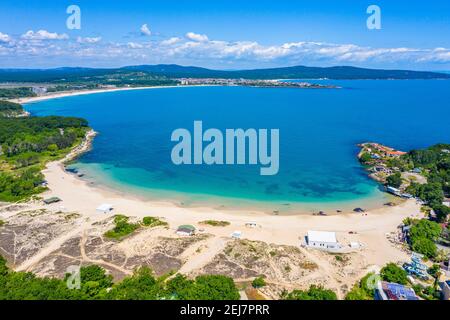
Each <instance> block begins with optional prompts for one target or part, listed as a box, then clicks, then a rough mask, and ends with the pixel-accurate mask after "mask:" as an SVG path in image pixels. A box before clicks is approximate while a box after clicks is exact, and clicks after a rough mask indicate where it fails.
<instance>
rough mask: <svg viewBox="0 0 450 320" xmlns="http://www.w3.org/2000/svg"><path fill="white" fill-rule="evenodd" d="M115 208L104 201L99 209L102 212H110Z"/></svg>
mask: <svg viewBox="0 0 450 320" xmlns="http://www.w3.org/2000/svg"><path fill="white" fill-rule="evenodd" d="M112 210H113V206H112V205H111V204H109V203H103V204H101V205H100V206H98V208H97V211H98V212H101V213H108V212H111V211H112Z"/></svg>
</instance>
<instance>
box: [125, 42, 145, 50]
mask: <svg viewBox="0 0 450 320" xmlns="http://www.w3.org/2000/svg"><path fill="white" fill-rule="evenodd" d="M127 46H128V48H130V49H142V48H144V45H142V44H140V43H137V42H128V43H127Z"/></svg>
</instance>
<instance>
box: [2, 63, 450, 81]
mask: <svg viewBox="0 0 450 320" xmlns="http://www.w3.org/2000/svg"><path fill="white" fill-rule="evenodd" d="M136 73H143V74H148V75H149V76H155V77H165V78H246V79H321V78H327V79H336V80H343V79H350V80H354V79H450V74H446V73H437V72H426V71H408V70H382V69H365V68H356V67H348V66H338V67H327V68H320V67H305V66H295V67H285V68H271V69H254V70H237V71H223V70H211V69H206V68H200V67H192V66H180V65H175V64H160V65H140V66H127V67H123V68H114V69H94V68H57V69H0V82H8V81H11V82H61V81H64V82H71V81H84V80H87V79H88V78H91V79H92V78H95V77H105V76H110V75H111V76H114V77H120V76H121V75H129V74H136Z"/></svg>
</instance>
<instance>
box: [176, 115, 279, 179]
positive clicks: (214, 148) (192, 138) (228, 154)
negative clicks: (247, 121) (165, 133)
mask: <svg viewBox="0 0 450 320" xmlns="http://www.w3.org/2000/svg"><path fill="white" fill-rule="evenodd" d="M269 133H270V136H269ZM171 141H172V142H177V144H176V145H175V146H174V147H173V149H172V153H171V159H172V162H173V163H174V164H175V165H192V164H194V165H202V164H207V165H258V164H259V165H260V166H261V168H260V175H262V176H272V175H276V174H277V173H278V171H279V164H280V154H279V153H280V147H279V146H280V130H279V129H270V130H269V129H258V130H257V129H253V128H250V129H246V130H244V129H226V130H225V134H223V133H222V131H221V130H219V129H215V128H210V129H207V130H205V131H203V122H202V121H194V125H193V134H191V132H190V131H189V130H188V129H183V128H179V129H176V130H174V131H173V132H172V135H171ZM205 144H206V145H205ZM269 148H270V152H269Z"/></svg>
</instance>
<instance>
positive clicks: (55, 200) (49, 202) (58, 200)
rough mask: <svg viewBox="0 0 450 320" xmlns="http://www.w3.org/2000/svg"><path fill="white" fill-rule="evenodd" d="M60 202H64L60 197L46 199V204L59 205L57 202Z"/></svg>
mask: <svg viewBox="0 0 450 320" xmlns="http://www.w3.org/2000/svg"><path fill="white" fill-rule="evenodd" d="M60 201H62V200H61V199H60V198H58V197H51V198H48V199H44V203H45V204H52V203H57V202H60Z"/></svg>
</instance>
